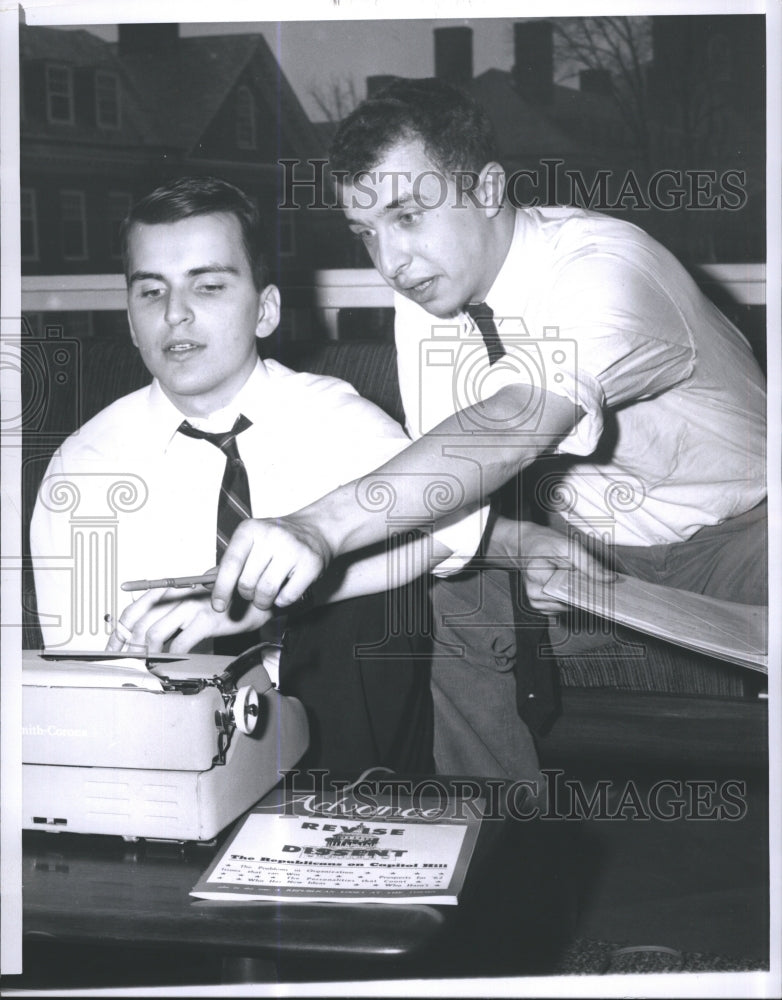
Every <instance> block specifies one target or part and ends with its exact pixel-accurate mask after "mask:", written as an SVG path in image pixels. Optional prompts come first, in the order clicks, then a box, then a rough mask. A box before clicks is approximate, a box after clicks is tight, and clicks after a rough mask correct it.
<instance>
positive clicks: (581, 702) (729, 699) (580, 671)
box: [22, 336, 767, 763]
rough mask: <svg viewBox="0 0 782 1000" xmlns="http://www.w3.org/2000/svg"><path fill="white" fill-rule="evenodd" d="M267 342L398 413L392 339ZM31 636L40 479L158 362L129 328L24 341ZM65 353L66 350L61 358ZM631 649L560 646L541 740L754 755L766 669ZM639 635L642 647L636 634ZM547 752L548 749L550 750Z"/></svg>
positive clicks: (283, 357) (26, 610) (658, 647)
mask: <svg viewBox="0 0 782 1000" xmlns="http://www.w3.org/2000/svg"><path fill="white" fill-rule="evenodd" d="M259 350H260V351H262V352H263V353H264V354H265V355H267V356H273V357H276V358H277V359H279V360H280V361H282V362H283V363H285V364H287V365H289V366H290V367H292V368H295V369H297V370H308V371H313V372H316V373H320V374H327V375H334V376H337V377H340V378H343V379H346V380H347V381H349V382H351V383H352V384H353V385H354V386H355V387H356V389H357V390H358V391H359V392H360V393H361V394H362V395H364V396H366V397H367V398H369V399H371V400H372V401H373V402H375V403H376V404H377V405H379V406H381V407H382V408H383V409H384V410H386V411H387V412H388V413H389V414H390V415H391V416H393V417H394V418H396V419H397V420H400V421H401V420H402V404H401V399H400V395H399V388H398V384H397V378H396V358H395V347H394V345H393V343H390V342H387V341H361V340H351V341H347V342H341V341H332V340H319V341H317V342H295V341H294V342H293V343H288V344H286V343H284V342H282V341H281V340H278V339H276V338H274V337H272V338H269V339H267V340H265V341H259ZM22 357H23V372H22V379H23V391H24V392H25V393H26V394H27V398H28V400H30V403H29V405H28V404H26V405H25V407H24V412H23V442H22V443H23V447H22V513H23V524H24V528H23V533H24V534H23V565H24V571H23V582H22V591H23V594H22V597H23V629H24V631H23V645H24V646H25V648H38V647H39V646H40V644H41V635H40V631H39V628H38V625H37V617H36V610H35V589H34V585H33V577H32V570H31V566H30V559H29V536H28V526H29V520H30V516H31V514H32V510H33V505H34V503H35V497H36V493H37V489H38V486H39V484H40V481H41V479H42V477H43V475H44V472H45V470H46V467H47V464H48V461H49V458H50V457H51V454H52V452H53V451H54V449H55V448H56V447H57V445H58V444H59V443H60V441H62V440H63V438H64V437H65V436H66V435H67V434H69V433H71V432H72V431H73V430H75V429H76V428H77V427H79V426H80V425H81V424H82V423H83V422H84V421H85V420H87V419H89V418H90V417H91V416H93V415H94V414H95V413H97V412H98V411H99V410H100V409H102V408H103V407H104V406H106V405H108V404H109V403H110V402H112V401H113V400H115V399H117V398H118V397H120V396H122V395H124V394H126V393H128V392H132V391H133V390H135V389H137V388H140V387H141V386H142V385H144V384H146V382H147V381H148V377H149V376H148V374H147V372H146V369H145V368H144V366H143V364H142V363H141V360H140V358H139V355H138V352H137V351H136V349H135V348H134V347H133V346H132V344H131V343H130V339H129V337H127V336H124V337H123V336H116V337H109V338H98V339H84V340H81V341H78V340H64V339H63V340H61V341H58V342H57V343H54V344H52V343H50V342H48V341H45V342H43V343H42V342H40V341H37V340H31V341H30V342H29V343H28V345H27V349H26V350H25V349H24V348H23V352H22ZM58 359H59V360H58ZM627 638H628V641H629V642H632V641H633V639H635V644H634V646H632V647H630V648H631V649H634V650H635V652H634V653H633V655H624V654H622V655H620V654H618V653H617V652H615V651H613V652H610V651H609V652H606V653H601V652H598V653H597V654H595V653H589V654H584V655H572V656H553V657H552V669H554V670H555V673H556V678H557V681H558V688H559V697H560V702H561V713H560V716H559V718H558V719H557V721H556V722H555V724H554V726H553V727H552V729H551V731H550V733H549V734H548V735H547V736H545V737H544V738H543V739H542V741H541V745H542V747H543V748H544V749H546V748H548V752H549V753H550V754H551V756H552V759H554V760H556V759H558V757H559V756H560V755H561V754H563V753H567V752H569V751H571V750H573V751H576V752H577V751H578V748H579V747H582V748H583V747H587V746H588V747H590V748H591V750H592V752H593V753H595V754H598V755H599V754H600V753H605V754H611V755H613V754H615V753H616V749H617V744H618V741H619V743H620V744H621V746H622V747H623V750H624V751H625V752H629V753H633V752H636V753H638V754H640V755H642V756H643V755H646V756H648V755H653V756H656V757H663V758H667V757H669V756H670V757H671V758H672V759H681V755H682V754H685V755H688V756H689V757H690V758H691V757H692V755H693V754H696V756H697V755H702V756H703V759H704V761H708V762H713V763H717V762H719V761H720V760H723V761H724V762H729V761H735V760H736V754H739V755H743V756H745V757H747V758H748V759H750V760H752V761H753V762H759V761H762V760H763V759H764V756H765V754H766V729H767V721H766V708H767V703H766V701H765V699H764V693H763V690H762V687H763V685H762V684H761V680H762V678H760V676H759V675H757V674H753V673H752V672H750V671H747V670H743V669H742V668H740V667H735V666H733V665H730V664H727V663H722V662H720V661H717V660H714V659H710V658H708V657H705V656H701V655H699V654H696V653H693V652H689V651H687V650H684V649H681V648H679V647H676V646H674V645H671V644H668V643H665V642H661V641H656V640H652V639H647V638H645V637H644V638H643V639H642V640H641V639H640V637H639V636H638V635H637V634H636V635H635V636H633V635H632V634H628V637H627ZM639 640H640V641H641V649H640V652H639V647H638V642H639ZM544 757H545V754H544Z"/></svg>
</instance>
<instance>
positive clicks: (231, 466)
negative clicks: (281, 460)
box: [179, 414, 252, 563]
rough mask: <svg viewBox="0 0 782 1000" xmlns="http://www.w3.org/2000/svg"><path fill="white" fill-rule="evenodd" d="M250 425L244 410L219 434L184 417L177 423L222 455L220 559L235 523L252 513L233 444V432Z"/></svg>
mask: <svg viewBox="0 0 782 1000" xmlns="http://www.w3.org/2000/svg"><path fill="white" fill-rule="evenodd" d="M250 426H252V422H251V421H250V420H248V419H247V417H245V416H244V415H243V414H242V415H241V416H239V417H237V419H236V423H235V424H234V425H233V427H232V428H231V430H230V431H224V432H223V433H222V434H210V433H208V432H207V431H199V430H197V429H196V428H195V427H192V426H191V425H190V424H189V423H188V422H187V421H186V420H185V421H183V422H182V424H180V427H179V430H180V431H181V433H182V434H185V435H186V436H187V437H191V438H203V440H204V441H208V442H209V443H210V444H213V445H214V446H215V447H216V448H219V449H220V451H222V452H223V453H224V455H225V472H224V473H223V481H222V483H221V484H220V498H219V500H218V502H217V539H216V545H215V550H216V556H217V559H216V561H217V562H218V563H219V562H220V559H221V558H222V555H223V553H224V552H225V550H226V548H227V547H228V543H229V542H230V540H231V535H233V533H234V531H236V528H237V527H238V525H239V524H240V523H241V522H242V521H244V520H245V519H246V518H248V517H252V509H251V507H250V484H249V482H248V481H247V469H245V467H244V462H243V461H242V460H241V458H240V457H239V449H238V448H237V447H236V436H237V434H241V433H242V431H246V430H247V428H248V427H250Z"/></svg>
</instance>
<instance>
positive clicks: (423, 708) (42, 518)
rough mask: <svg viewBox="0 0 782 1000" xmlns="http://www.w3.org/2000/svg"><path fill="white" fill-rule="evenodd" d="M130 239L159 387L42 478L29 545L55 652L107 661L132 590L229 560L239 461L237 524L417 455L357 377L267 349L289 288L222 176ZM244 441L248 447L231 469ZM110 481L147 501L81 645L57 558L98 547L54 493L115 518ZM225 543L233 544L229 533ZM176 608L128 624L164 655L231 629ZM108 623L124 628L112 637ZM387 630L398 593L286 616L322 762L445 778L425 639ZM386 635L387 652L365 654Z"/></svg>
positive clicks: (139, 224)
mask: <svg viewBox="0 0 782 1000" xmlns="http://www.w3.org/2000/svg"><path fill="white" fill-rule="evenodd" d="M124 245H125V273H126V277H127V285H128V316H129V321H130V331H131V337H132V339H133V342H134V344H135V345H136V346H137V348H138V349H139V352H140V354H141V357H142V359H143V361H144V364H145V365H146V367H147V368H148V369H149V372H150V374H151V375H152V376H153V381H152V382H151V384H150V385H148V386H146V387H145V388H143V389H140V390H139V391H137V392H134V393H131V394H130V395H128V396H125V397H123V398H122V399H119V400H117V401H116V402H115V403H113V404H111V405H110V406H109V407H107V408H106V409H105V410H103V411H101V412H100V413H99V414H98V415H97V416H95V417H94V418H93V419H91V420H90V421H88V422H87V423H86V424H85V425H84V426H82V427H81V428H80V429H79V430H78V431H77V432H76V433H75V434H73V435H72V436H71V437H69V438H68V439H67V440H66V441H65V442H64V443H63V445H62V446H61V448H60V449H58V451H57V453H56V454H55V455H54V457H53V459H52V461H51V464H50V466H49V469H48V472H47V474H46V477H45V478H44V481H43V483H42V486H41V490H40V493H39V498H38V502H37V504H36V508H35V512H34V515H33V521H32V551H33V557H34V560H35V580H36V591H37V603H38V610H39V614H40V621H41V628H42V632H43V635H44V640H45V643H46V645H47V646H51V647H58V648H62V647H67V646H68V645H69V644H70V645H73V643H74V641H75V642H76V648H79V649H82V648H95V649H102V648H104V647H105V646H106V645H107V641H108V646H109V648H110V649H117V648H119V649H122V648H126V649H127V648H128V642H127V640H131V641H132V639H133V636H132V634H131V631H130V630H127V629H126V628H125V626H124V625H123V624H122V623H121V622H119V621H117V616H118V613H119V612H121V611H122V609H123V608H125V606H126V605H127V604H128V602H129V601H130V595H128V594H127V593H125V592H123V591H121V590H120V585H121V583H122V582H123V581H128V580H134V579H135V580H138V579H149V578H157V577H163V578H167V577H170V576H171V574H177V575H197V574H200V573H203V571H204V570H205V569H206V568H208V567H210V566H213V565H214V563H215V561H216V548H217V553H218V554H219V550H220V548H221V546H222V547H224V545H225V544H226V543H227V541H228V538H229V537H230V531H231V522H230V521H229V522H228V525H227V527H226V525H224V524H223V525H221V523H220V517H221V515H220V514H219V513H218V510H219V504H218V494H220V492H221V489H223V490H225V489H226V488H227V487H226V479H225V476H226V475H227V468H226V467H227V465H230V466H231V468H232V470H234V471H235V470H236V468H237V466H238V467H239V468H240V469H241V470H243V473H244V477H243V478H244V480H245V482H246V489H245V494H246V493H247V491H249V496H247V495H245V496H244V498H243V499H242V498H241V497H240V492H241V490H240V489H239V488H238V487H237V486H236V485H232V486H231V487H230V489H229V492H230V497H231V503H244V504H246V505H247V509H242V510H240V511H238V512H237V519H239V518H241V517H244V516H248V514H249V513H253V514H255V515H257V516H263V517H272V518H274V517H277V516H279V515H282V514H285V513H287V512H289V511H292V510H296V509H298V508H299V507H301V506H303V505H305V504H306V503H309V502H310V501H311V500H314V499H315V498H317V497H318V496H321V495H322V494H323V493H324V492H326V491H328V490H329V489H332V488H333V487H334V486H336V485H337V484H339V483H344V482H348V481H350V480H351V479H354V478H355V477H356V476H357V475H359V474H360V473H362V472H364V471H366V470H368V469H371V468H374V467H375V466H376V465H378V464H381V463H382V462H383V461H384V460H385V459H387V458H389V457H390V456H391V455H394V454H396V453H397V452H398V451H399V450H400V449H401V448H403V447H405V445H406V444H407V443H408V441H407V438H406V437H405V434H404V432H403V430H402V428H401V427H399V425H398V424H397V423H396V422H395V421H394V420H392V419H391V418H390V417H389V416H387V415H386V414H385V413H384V412H383V411H382V410H380V409H379V408H378V407H376V406H375V405H374V404H372V403H370V402H369V401H368V400H365V399H362V398H361V397H360V396H359V395H358V394H357V393H356V392H355V390H354V389H353V388H352V386H350V385H348V384H347V383H345V382H341V381H339V380H337V379H333V378H328V377H325V376H317V375H311V374H307V373H297V372H294V371H291V370H289V369H288V368H286V367H284V366H283V365H281V364H280V363H278V362H277V361H274V360H261V359H260V358H259V355H258V351H257V343H258V339H259V338H264V337H268V336H269V335H270V334H272V333H273V331H274V330H275V329H276V327H277V325H278V322H279V315H280V295H279V291H278V290H277V288H276V287H275V286H274V285H271V284H269V283H268V271H267V267H266V263H265V258H264V254H263V234H262V229H261V226H260V224H259V219H258V213H257V210H256V209H255V207H254V205H253V204H252V202H250V200H249V199H248V198H247V197H246V196H245V195H244V193H243V192H241V191H240V190H239V189H237V188H235V187H233V186H232V185H230V184H228V183H226V182H225V181H222V180H219V179H215V178H182V179H180V180H177V181H175V182H173V183H171V184H168V185H165V186H163V187H161V188H158V189H157V190H155V191H154V192H152V193H151V194H150V195H148V196H147V197H145V198H143V199H142V200H141V201H140V202H139V203H138V204H137V205H135V206H134V208H133V209H132V210H131V213H130V215H129V217H128V219H127V222H126V225H125V227H124ZM240 421H241V422H240ZM209 433H214V434H216V435H218V438H219V440H218V439H215V438H213V439H212V440H210V439H209V438H208V437H205V436H204V435H205V434H209ZM228 438H232V439H233V441H232V446H233V448H235V449H236V454H235V455H234V456H233V457H232V458H231V459H230V460H228V459H227V451H226V449H228V450H230V447H231V442H227V441H226V439H228ZM215 445H217V446H215ZM110 479H114V480H116V482H117V483H119V484H121V483H122V482H123V481H125V482H126V483H130V484H135V487H136V493H137V496H136V499H137V500H138V502H130V497H129V495H125V496H124V501H123V497H119V498H118V499H119V502H118V503H117V504H116V505H115V509H116V507H118V508H119V510H118V512H117V514H116V517H117V531H116V551H115V552H113V554H108V556H109V558H112V559H114V561H115V564H114V567H113V574H112V576H111V578H110V581H109V587H108V591H109V592H108V593H106V594H105V600H106V606H105V607H100V608H90V609H86V614H87V616H88V617H89V616H91V617H92V618H94V619H95V620H96V621H97V622H98V623H99V624H100V625H101V626H102V627H100V628H96V629H95V630H94V631H93V634H92V635H90V634H85V633H84V631H83V630H82V633H81V634H80V635H79V636H78V638H77V639H76V640H74V638H73V633H74V631H75V630H76V627H77V622H76V621H75V616H76V615H77V614H78V611H77V609H75V608H74V609H73V611H72V610H71V606H70V602H71V588H70V587H69V586H68V583H67V581H68V579H69V578H68V577H67V576H65V575H64V574H63V573H62V570H61V569H59V568H58V564H59V566H67V565H68V562H69V560H70V559H71V557H72V555H73V558H75V559H76V561H77V563H79V565H78V566H76V571H77V572H82V573H88V572H92V571H93V569H94V567H93V566H92V559H93V557H94V554H91V553H90V552H86V551H85V552H83V553H75V554H72V551H71V545H72V542H71V518H70V513H69V512H68V511H67V510H65V509H63V505H62V504H61V503H58V497H61V496H62V493H63V490H68V489H76V490H78V491H79V495H80V513H82V514H83V513H85V512H87V513H88V512H89V511H90V509H91V505H93V504H95V506H92V510H94V511H96V512H98V513H100V512H103V510H104V508H105V496H106V491H107V482H108V481H109V480H110ZM129 488H130V489H132V488H133V487H129ZM66 506H67V505H66ZM221 531H222V532H223V533H224V535H225V537H223V538H222V539H220V538H217V539H216V535H219V534H220V532H221ZM385 579H386V577H385V575H384V576H382V577H381V583H380V586H379V587H377V588H375V589H376V590H383V589H384V583H385ZM199 594H200V595H201V596H200V597H199ZM161 596H162V595H161V594H160V592H159V591H153V592H150V593H149V594H147V595H144V597H142V598H141V599H140V600H139V601H138V602H136V604H132V605H131V606H130V608H129V609H127V610H128V612H129V614H130V615H131V618H132V615H133V613H135V614H136V615H138V613H139V611H140V610H141V609H144V608H148V607H150V606H151V605H153V604H154V605H155V606H156V609H157V610H156V613H155V614H154V615H153V616H152V621H151V623H150V625H149V628H148V629H145V630H144V631H143V633H141V634H139V635H138V636H137V638H138V642H139V643H140V644H143V645H145V646H148V647H149V648H150V649H151V650H153V651H154V650H155V649H159V648H160V646H161V643H162V641H163V640H164V639H165V640H167V639H169V638H171V636H175V637H177V638H178V639H179V642H178V644H177V642H176V639H175V644H174V645H175V651H179V652H182V651H187V650H189V649H191V648H193V647H194V646H195V645H197V644H198V642H199V640H203V639H204V638H205V637H207V636H210V635H211V634H213V631H214V630H213V629H212V627H211V623H210V622H205V619H206V618H210V617H215V616H214V614H213V612H212V610H211V608H210V606H209V594H208V591H206V590H203V589H202V588H199V591H198V593H192V594H191V593H189V592H187V591H179V592H178V593H177V595H176V598H177V599H176V600H173V601H169V602H162V603H161V602H160V601H159V600H158V599H159V598H160V597H161ZM239 603H241V602H239ZM250 611H251V613H255V611H256V609H254V608H252V607H251V608H250ZM106 612H110V613H111V614H112V615H113V618H114V621H113V622H111V623H110V624H106V625H105V626H104V625H103V618H104V613H106ZM234 613H235V619H232V618H231V617H230V616H227V615H226V616H221V617H222V619H223V621H224V623H225V624H226V626H227V627H226V628H224V629H223V631H224V633H247V630H248V629H252V630H253V631H252V632H250V633H249V634H247V636H246V642H245V643H244V645H245V646H248V645H253V644H254V643H256V642H258V641H259V638H258V632H257V627H258V625H259V624H260V618H261V617H262V616H258V615H257V614H255V617H254V618H253V617H252V615H251V616H250V617H249V618H247V617H245V616H244V614H243V609H241V608H239V609H238V610H237V609H234ZM265 617H268V616H265ZM387 621H388V611H387V595H386V594H384V593H376V594H373V595H372V596H368V597H359V598H357V599H355V600H347V601H344V602H342V603H339V604H335V605H333V606H332V607H328V608H323V609H320V610H317V611H315V612H313V613H312V614H310V615H308V616H307V617H306V619H305V618H300V619H299V620H297V621H296V622H292V623H289V628H288V631H287V634H286V636H285V641H284V643H283V653H282V657H281V660H280V686H281V690H282V691H283V693H286V694H295V695H297V696H298V697H299V698H300V699H301V701H302V702H303V703H304V704H305V706H306V707H307V709H308V714H309V716H310V729H311V750H310V753H309V755H308V758H307V760H306V763H308V764H311V765H317V766H322V767H326V768H330V769H332V770H335V771H351V770H353V769H355V768H356V767H360V768H363V767H368V766H372V765H384V766H388V767H392V768H395V769H400V770H412V771H419V770H423V771H426V770H429V769H430V767H431V765H430V760H431V704H430V696H429V688H428V653H429V639H428V637H427V636H426V635H424V634H423V632H421V631H418V630H417V629H416V627H415V623H413V622H411V621H406V622H405V625H406V627H405V628H404V629H401V630H399V632H398V633H397V634H395V635H389V634H388V629H387ZM280 630H281V625H279V624H277V625H275V628H274V630H273V631H272V632H271V633H270V635H269V638H275V639H279V637H280ZM380 640H385V643H384V647H383V654H384V656H383V658H373V657H372V656H371V654H369V653H364V654H363V655H362V654H361V653H357V652H356V649H357V648H360V647H362V646H364V647H369V646H371V645H372V644H373V643H377V642H379V641H380ZM132 644H135V643H132ZM199 648H203V647H202V646H201V647H199ZM234 651H236V650H234Z"/></svg>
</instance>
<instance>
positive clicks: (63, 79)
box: [46, 66, 73, 125]
mask: <svg viewBox="0 0 782 1000" xmlns="http://www.w3.org/2000/svg"><path fill="white" fill-rule="evenodd" d="M46 117H47V119H48V120H49V121H50V122H54V123H57V124H61V125H72V124H73V73H71V71H70V69H69V68H68V67H67V66H47V67H46Z"/></svg>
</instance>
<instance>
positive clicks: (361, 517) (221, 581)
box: [212, 384, 580, 612]
mask: <svg viewBox="0 0 782 1000" xmlns="http://www.w3.org/2000/svg"><path fill="white" fill-rule="evenodd" d="M574 410H575V412H574ZM579 416H580V412H579V408H578V407H575V408H574V405H573V403H572V401H570V400H569V399H567V398H566V397H564V396H558V395H555V394H553V393H548V392H544V391H542V390H539V389H535V388H532V387H530V386H525V385H519V384H514V385H510V386H505V387H503V388H502V389H500V390H499V392H497V393H496V394H495V395H494V396H492V397H491V398H490V399H488V400H486V401H485V402H483V403H479V404H475V405H474V406H472V407H470V408H468V409H466V410H463V411H461V412H460V413H457V414H454V415H453V416H451V417H448V418H447V419H446V420H444V421H443V422H442V423H441V424H440V425H438V427H436V428H434V430H432V431H430V432H429V433H428V434H426V435H424V436H423V437H422V438H419V440H417V441H415V442H413V443H412V444H411V445H410V446H409V447H408V448H406V449H405V450H404V451H402V452H400V453H399V454H398V455H396V456H395V457H394V458H392V459H391V460H390V461H389V462H386V464H385V465H383V466H381V467H380V468H379V469H377V470H376V471H375V472H373V473H370V474H369V475H367V476H363V477H362V478H361V479H357V480H354V481H353V482H352V483H348V484H347V485H345V486H341V487H339V488H338V489H336V490H333V491H332V492H331V493H329V494H327V495H326V496H325V497H322V498H321V499H320V500H317V501H316V502H315V503H313V504H310V505H309V506H308V507H305V508H303V509H302V510H300V511H297V512H296V513H294V514H290V515H288V516H286V517H282V518H277V519H273V520H272V519H267V520H257V519H251V520H247V521H245V522H244V523H243V524H241V525H240V526H239V527H238V528H237V530H236V532H235V533H234V536H233V538H232V539H231V543H230V545H229V546H228V548H227V550H226V552H225V554H224V555H223V558H222V560H221V562H220V567H219V571H218V574H217V579H216V581H215V585H214V589H213V591H212V606H213V608H214V609H215V610H216V611H218V612H221V611H223V610H224V609H225V608H226V607H227V606H228V604H229V603H230V600H231V596H232V594H233V593H234V591H235V590H238V593H239V595H240V596H241V597H242V598H243V599H244V600H247V601H252V603H254V604H255V605H256V607H258V608H261V609H268V608H271V607H272V605H275V604H276V605H277V606H279V607H287V606H288V605H290V604H293V603H294V602H295V601H297V600H298V599H299V598H300V597H301V596H302V595H303V594H304V593H305V591H306V590H307V589H308V588H309V587H310V586H311V585H312V584H313V583H314V582H315V581H316V580H317V579H318V578H319V577H320V576H321V574H322V573H323V572H324V570H325V569H326V567H327V566H328V565H329V564H330V563H331V562H332V561H333V560H334V559H335V558H338V557H339V556H343V555H346V554H347V553H349V552H353V551H355V550H357V549H361V548H364V547H366V546H369V545H372V544H374V543H376V542H378V541H381V540H383V539H384V538H386V537H387V535H388V531H389V524H391V523H395V524H399V525H403V526H404V527H405V528H410V527H415V526H425V525H431V524H432V523H433V522H434V523H437V522H443V521H445V520H447V519H448V518H449V517H453V516H454V515H456V514H458V513H459V511H460V510H461V509H462V508H464V507H466V506H469V505H470V504H474V503H475V502H476V501H478V502H482V501H484V500H485V499H486V498H487V497H489V496H490V494H491V493H493V492H494V491H495V490H497V489H498V488H499V487H500V486H503V485H504V484H505V483H506V482H508V480H510V479H511V478H512V477H513V476H515V475H516V474H517V473H519V472H520V471H521V470H522V469H523V468H525V467H526V466H527V465H529V464H530V463H531V462H533V461H534V460H535V459H536V458H537V456H538V455H539V454H541V453H542V452H544V451H546V450H548V449H549V448H551V447H553V446H554V445H555V444H556V443H557V442H558V441H559V440H560V439H561V438H562V437H563V436H564V435H565V434H567V433H568V432H569V431H570V430H571V429H572V427H573V425H574V423H575V421H576V420H577V419H578V418H579ZM486 428H492V429H493V428H497V430H496V431H494V430H492V432H491V433H487V432H486ZM391 508H393V515H392V518H390V517H389V511H390V510H391Z"/></svg>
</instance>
